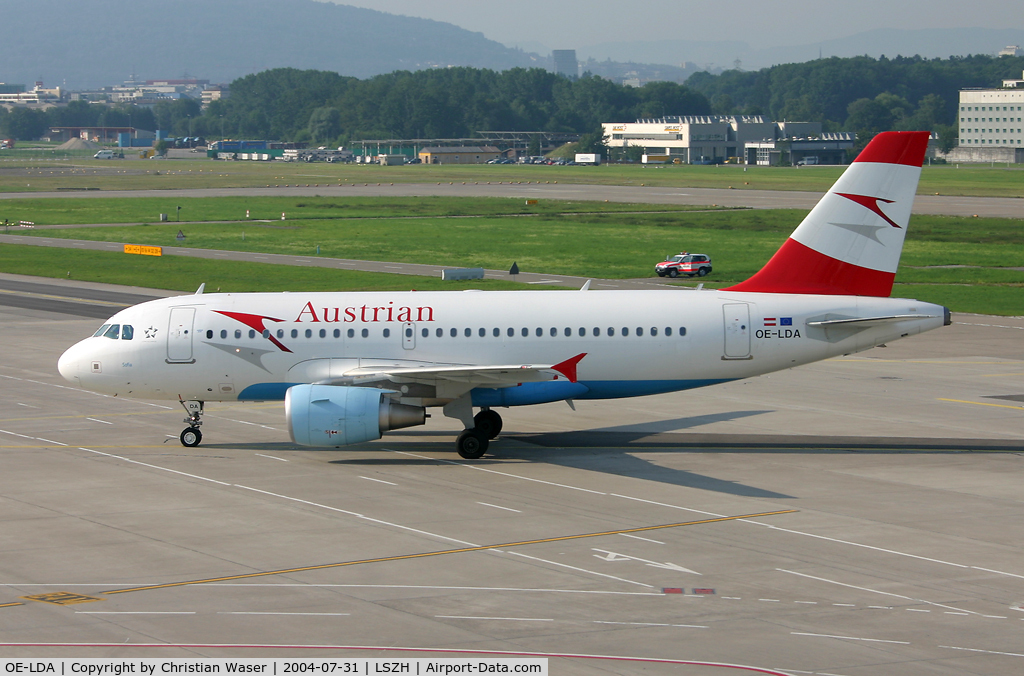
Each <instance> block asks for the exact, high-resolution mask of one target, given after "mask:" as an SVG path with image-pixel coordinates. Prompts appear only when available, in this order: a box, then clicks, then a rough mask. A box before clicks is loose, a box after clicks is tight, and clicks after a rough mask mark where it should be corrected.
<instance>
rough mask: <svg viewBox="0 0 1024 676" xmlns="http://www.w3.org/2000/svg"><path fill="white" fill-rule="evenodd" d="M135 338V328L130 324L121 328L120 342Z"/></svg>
mask: <svg viewBox="0 0 1024 676" xmlns="http://www.w3.org/2000/svg"><path fill="white" fill-rule="evenodd" d="M134 337H135V328H134V327H133V326H132V325H131V324H125V325H124V326H122V327H121V340H131V339H132V338H134Z"/></svg>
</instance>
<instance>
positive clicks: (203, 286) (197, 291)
mask: <svg viewBox="0 0 1024 676" xmlns="http://www.w3.org/2000/svg"><path fill="white" fill-rule="evenodd" d="M205 288H206V282H203V283H202V284H200V285H199V288H198V289H196V295H197V296H202V295H203V290H204V289H205Z"/></svg>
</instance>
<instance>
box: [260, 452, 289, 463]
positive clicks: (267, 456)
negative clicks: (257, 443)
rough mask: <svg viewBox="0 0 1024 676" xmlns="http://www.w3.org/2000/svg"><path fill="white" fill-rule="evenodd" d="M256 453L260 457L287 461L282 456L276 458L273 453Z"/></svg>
mask: <svg viewBox="0 0 1024 676" xmlns="http://www.w3.org/2000/svg"><path fill="white" fill-rule="evenodd" d="M256 455H258V456H260V457H261V458H270V459H271V460H280V461H281V462H288V461H287V460H285V459H284V458H278V457H275V456H273V455H263V454H262V453H257V454H256Z"/></svg>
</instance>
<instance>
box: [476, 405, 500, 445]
mask: <svg viewBox="0 0 1024 676" xmlns="http://www.w3.org/2000/svg"><path fill="white" fill-rule="evenodd" d="M473 424H474V425H475V426H476V429H477V430H479V431H480V432H482V433H483V434H484V436H486V437H487V438H488V439H494V438H495V437H497V436H498V435H499V434H501V425H502V422H501V416H500V415H498V412H497V411H493V410H490V409H488V410H486V411H480V412H479V413H477V414H476V416H474V417H473Z"/></svg>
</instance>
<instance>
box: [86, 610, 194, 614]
mask: <svg viewBox="0 0 1024 676" xmlns="http://www.w3.org/2000/svg"><path fill="white" fill-rule="evenodd" d="M75 614H76V615H195V614H196V613H195V611H190V610H182V611H175V610H76V611H75Z"/></svg>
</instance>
